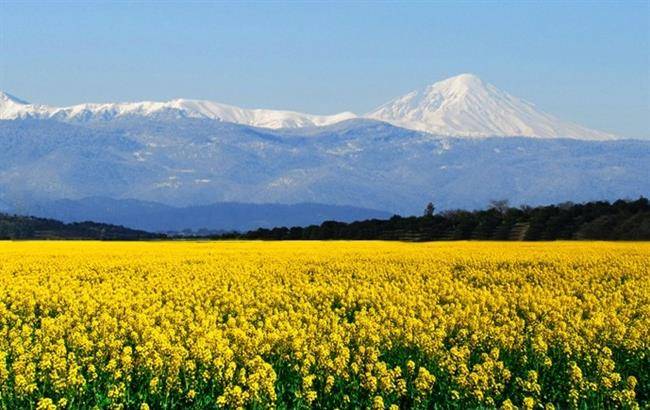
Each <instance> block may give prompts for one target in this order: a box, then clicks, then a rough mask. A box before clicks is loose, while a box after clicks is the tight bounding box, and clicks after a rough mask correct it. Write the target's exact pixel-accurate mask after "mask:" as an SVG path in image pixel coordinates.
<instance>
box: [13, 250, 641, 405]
mask: <svg viewBox="0 0 650 410" xmlns="http://www.w3.org/2000/svg"><path fill="white" fill-rule="evenodd" d="M649 329H650V244H649V243H598V242H558V243H495V242H491V243H490V242H446V243H445V242H439V243H427V244H406V243H388V242H138V243H136V242H134V243H117V242H114V243H108V242H104V243H102V242H22V243H19V242H13V243H12V242H0V408H3V409H13V408H30V407H31V408H38V409H54V408H91V407H94V406H97V407H99V408H106V407H112V408H121V407H123V408H141V409H147V408H187V407H194V408H237V407H244V408H267V407H276V408H310V407H318V408H374V409H381V408H392V409H397V408H433V407H437V408H475V407H488V408H492V407H503V408H515V407H519V408H527V409H532V408H566V407H590V408H600V407H622V408H638V407H639V405H640V406H641V407H645V406H647V405H648V403H649V394H650V387H649V383H650V356H649V354H650V333H649V332H650V330H649Z"/></svg>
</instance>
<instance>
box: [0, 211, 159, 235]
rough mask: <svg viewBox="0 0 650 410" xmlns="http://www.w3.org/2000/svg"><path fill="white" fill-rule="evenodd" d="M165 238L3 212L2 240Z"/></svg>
mask: <svg viewBox="0 0 650 410" xmlns="http://www.w3.org/2000/svg"><path fill="white" fill-rule="evenodd" d="M164 237H165V236H164V235H160V234H154V233H149V232H145V231H139V230H135V229H129V228H125V227H123V226H119V225H110V224H104V223H96V222H74V223H68V224H66V223H63V222H60V221H57V220H54V219H47V218H36V217H32V216H20V215H9V214H3V213H0V239H99V240H142V239H162V238H164Z"/></svg>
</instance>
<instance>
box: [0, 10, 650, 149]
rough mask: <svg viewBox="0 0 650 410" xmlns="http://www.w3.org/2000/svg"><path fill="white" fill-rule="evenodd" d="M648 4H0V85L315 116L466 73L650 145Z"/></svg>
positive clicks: (36, 97) (91, 97) (77, 98)
mask: <svg viewBox="0 0 650 410" xmlns="http://www.w3.org/2000/svg"><path fill="white" fill-rule="evenodd" d="M649 60H650V2H648V1H640V2H629V1H628V2H596V1H593V2H574V3H567V2H543V3H534V2H518V3H508V2H481V3H471V2H461V3H457V2H453V3H452V2H449V3H447V2H432V3H425V2H417V3H402V2H400V3H388V2H382V3H371V2H355V3H348V2H340V3H331V2H328V3H313V2H312V3H297V2H291V3H281V2H264V3H198V2H196V3H188V2H183V3H180V2H179V3H147V2H138V3H127V2H119V3H118V2H92V3H91V2H88V3H81V2H67V3H55V2H42V3H41V2H20V3H19V2H7V1H6V0H0V89H2V90H4V91H7V92H10V93H12V94H14V95H16V96H18V97H20V98H22V99H25V100H28V101H31V102H38V103H47V104H52V105H67V104H74V103H81V102H102V101H131V100H165V99H171V98H177V97H185V98H201V99H210V100H214V101H219V102H223V103H229V104H234V105H239V106H243V107H247V108H254V107H264V108H277V109H293V110H298V111H306V112H311V113H318V114H330V113H334V112H339V111H345V110H350V111H354V112H356V113H360V114H362V113H365V112H367V111H369V110H371V109H372V108H374V107H375V106H378V105H380V104H381V103H383V102H385V101H387V100H389V99H391V98H393V97H396V96H398V95H401V94H404V93H406V92H408V91H411V90H414V89H417V88H420V87H422V86H424V85H427V84H429V83H432V82H435V81H438V80H441V79H444V78H446V77H449V76H452V75H456V74H459V73H464V72H471V73H474V74H476V75H478V76H480V77H481V78H483V79H484V80H485V81H487V82H490V83H492V84H494V85H496V86H497V87H499V88H501V89H503V90H505V91H508V92H510V93H511V94H514V95H515V96H518V97H521V98H524V99H526V100H528V101H531V102H533V103H535V104H536V105H537V106H538V107H539V108H541V109H543V110H545V111H548V112H550V113H553V114H555V115H557V116H559V117H560V118H563V119H566V120H570V121H574V122H577V123H580V124H583V125H586V126H589V127H592V128H597V129H602V130H605V131H609V132H614V133H616V134H619V135H622V136H627V137H641V138H647V137H650V90H649V89H650V61H649Z"/></svg>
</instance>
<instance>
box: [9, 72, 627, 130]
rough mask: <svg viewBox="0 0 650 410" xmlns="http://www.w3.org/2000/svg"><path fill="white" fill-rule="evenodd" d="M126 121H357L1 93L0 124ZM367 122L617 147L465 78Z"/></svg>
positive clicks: (343, 116)
mask: <svg viewBox="0 0 650 410" xmlns="http://www.w3.org/2000/svg"><path fill="white" fill-rule="evenodd" d="M122 117H144V118H150V119H151V118H153V119H165V120H170V119H171V120H173V119H179V118H198V119H210V120H217V121H221V122H231V123H236V124H243V125H249V126H254V127H260V128H270V129H280V128H305V127H323V126H327V125H332V124H335V123H338V122H341V121H344V120H349V119H352V118H356V117H357V116H356V115H355V114H354V113H351V112H342V113H339V114H335V115H313V114H305V113H300V112H295V111H280V110H265V109H245V108H239V107H235V106H232V105H227V104H221V103H216V102H212V101H204V100H188V99H176V100H171V101H166V102H153V101H143V102H131V103H128V102H127V103H105V104H79V105H73V106H70V107H53V106H47V105H39V104H28V103H26V102H25V101H22V100H20V99H18V98H16V97H13V96H11V95H9V94H4V93H1V92H0V120H3V119H4V120H7V119H21V118H33V119H55V120H58V121H66V122H76V123H79V122H92V121H104V122H105V121H111V120H114V119H117V118H122ZM364 118H370V119H374V120H380V121H384V122H388V123H390V124H393V125H397V126H399V127H402V128H407V129H411V130H418V131H424V132H428V133H431V134H435V135H441V136H454V137H489V136H506V137H515V136H525V137H539V138H575V139H587V140H606V139H613V138H615V136H613V135H611V134H608V133H604V132H600V131H595V130H591V129H588V128H585V127H582V126H580V125H577V124H573V123H569V122H565V121H562V120H559V119H557V118H555V117H554V116H552V115H550V114H547V113H544V112H541V111H538V110H536V109H535V107H534V105H533V104H531V103H528V102H526V101H523V100H521V99H519V98H516V97H513V96H512V95H510V94H508V93H506V92H504V91H501V90H499V89H497V88H496V87H494V86H493V85H491V84H487V83H485V82H483V81H482V80H481V79H479V78H478V77H476V76H475V75H472V74H462V75H459V76H456V77H452V78H449V79H446V80H444V81H440V82H437V83H435V84H432V85H430V86H428V87H426V88H424V89H423V90H420V91H413V92H411V93H408V94H406V95H404V96H402V97H399V98H396V99H394V100H392V101H390V102H388V103H386V104H384V105H382V106H380V107H379V108H377V109H376V110H374V111H372V112H370V113H368V114H366V115H365V116H364Z"/></svg>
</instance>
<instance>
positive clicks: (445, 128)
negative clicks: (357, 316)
mask: <svg viewBox="0 0 650 410" xmlns="http://www.w3.org/2000/svg"><path fill="white" fill-rule="evenodd" d="M366 117H368V118H373V119H376V120H380V121H386V122H389V123H391V124H394V125H397V126H400V127H404V128H409V129H414V130H420V131H426V132H430V133H432V134H436V135H446V136H465V137H486V136H526V137H539V138H557V137H569V138H578V139H589V140H605V139H612V138H613V137H614V136H613V135H610V134H606V133H603V132H600V131H595V130H590V129H588V128H585V127H581V126H579V125H576V124H572V123H568V122H564V121H561V120H559V119H557V118H555V117H553V116H552V115H550V114H546V113H544V112H541V111H538V110H536V109H535V107H534V106H533V105H532V104H530V103H528V102H526V101H523V100H521V99H519V98H516V97H513V96H512V95H510V94H508V93H506V92H504V91H501V90H499V89H497V88H496V87H494V86H493V85H491V84H486V83H484V82H483V81H482V80H481V79H480V78H478V77H476V76H475V75H472V74H462V75H459V76H456V77H452V78H449V79H446V80H444V81H440V82H437V83H435V84H432V85H430V86H428V87H426V88H424V89H423V90H418V91H413V92H410V93H408V94H406V95H404V96H401V97H398V98H396V99H394V100H391V101H389V102H387V103H386V104H384V105H381V106H380V107H378V108H377V109H375V110H373V111H372V112H370V113H368V114H366Z"/></svg>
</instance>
